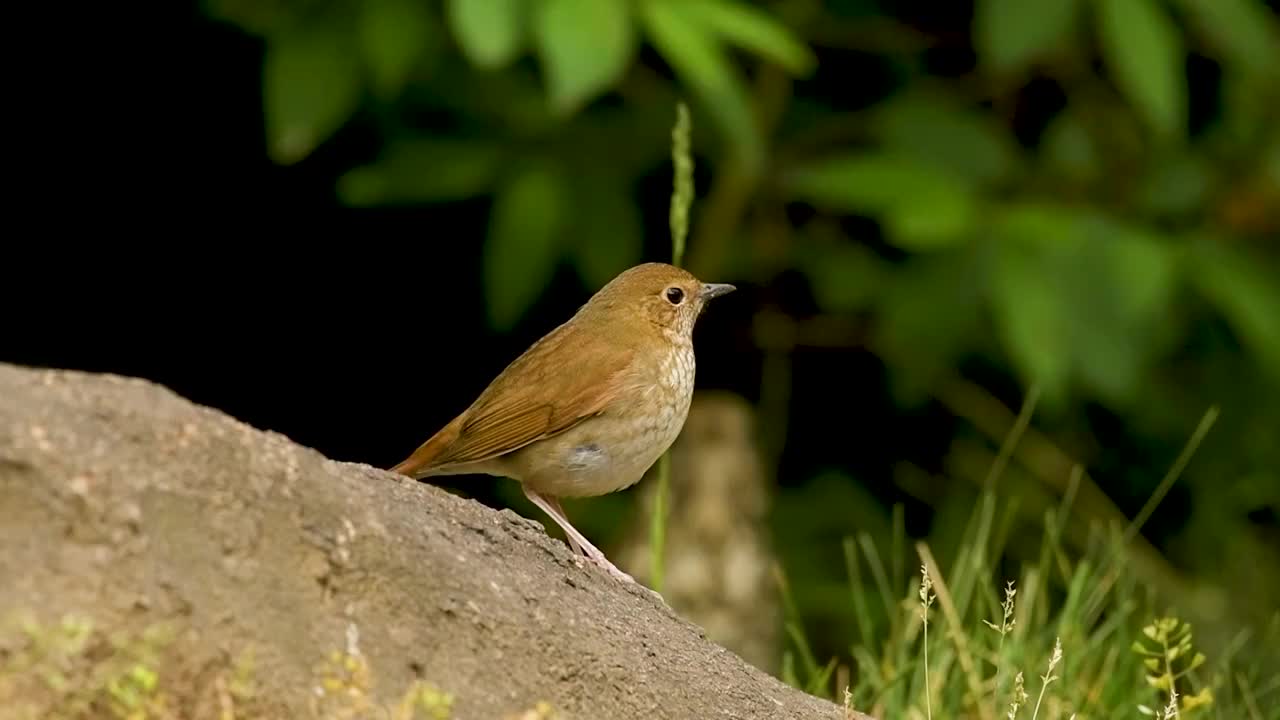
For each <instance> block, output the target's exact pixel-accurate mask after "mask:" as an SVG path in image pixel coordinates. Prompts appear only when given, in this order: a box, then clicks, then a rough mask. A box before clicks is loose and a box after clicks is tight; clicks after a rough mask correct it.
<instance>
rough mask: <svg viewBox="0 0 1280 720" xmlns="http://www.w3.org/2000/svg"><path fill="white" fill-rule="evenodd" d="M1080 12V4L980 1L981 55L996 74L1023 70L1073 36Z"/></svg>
mask: <svg viewBox="0 0 1280 720" xmlns="http://www.w3.org/2000/svg"><path fill="white" fill-rule="evenodd" d="M1079 9H1080V6H1079V0H1039V1H1038V2H1026V0H977V5H976V6H975V8H974V19H973V22H974V30H973V33H974V40H975V43H976V45H977V48H978V55H979V57H981V58H982V61H983V62H984V63H986V64H987V65H988V66H990V67H991V69H992V70H994V71H996V72H1001V73H1004V72H1013V71H1017V70H1021V69H1023V68H1024V67H1025V66H1026V65H1028V64H1029V63H1031V62H1032V61H1034V60H1036V59H1038V58H1041V57H1044V55H1045V53H1046V51H1051V50H1053V49H1054V48H1055V47H1059V46H1061V45H1062V43H1063V42H1064V41H1066V40H1067V39H1068V38H1069V37H1070V36H1071V33H1072V31H1073V30H1075V21H1076V16H1077V14H1078V12H1079Z"/></svg>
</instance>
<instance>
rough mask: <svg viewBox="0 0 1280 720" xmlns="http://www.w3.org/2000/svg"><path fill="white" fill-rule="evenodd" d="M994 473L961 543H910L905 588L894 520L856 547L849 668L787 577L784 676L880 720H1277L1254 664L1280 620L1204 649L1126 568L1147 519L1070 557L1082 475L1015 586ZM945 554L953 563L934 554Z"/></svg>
mask: <svg viewBox="0 0 1280 720" xmlns="http://www.w3.org/2000/svg"><path fill="white" fill-rule="evenodd" d="M1212 417H1213V411H1211V412H1210V413H1209V414H1207V415H1206V418H1207V420H1208V422H1207V423H1204V422H1202V423H1201V427H1200V428H1198V429H1197V431H1196V433H1195V434H1194V435H1193V438H1192V440H1191V441H1190V442H1189V443H1188V448H1189V450H1193V449H1194V445H1195V444H1197V443H1198V442H1199V440H1200V439H1201V438H1203V435H1204V432H1205V431H1207V429H1208V427H1207V425H1208V424H1211V421H1212ZM1018 425H1020V426H1021V427H1023V428H1025V422H1020V423H1018ZM1018 432H1020V430H1019V429H1018V428H1015V430H1014V432H1013V433H1012V434H1011V437H1010V440H1009V442H1006V444H1005V445H1006V447H1005V448H1003V449H1002V452H1001V454H1000V456H999V458H998V459H997V461H996V463H997V464H1000V463H1001V462H1002V460H1001V459H1000V458H1005V457H1007V454H1006V451H1007V449H1008V448H1010V447H1011V446H1012V444H1013V443H1014V442H1016V439H1017V438H1016V435H1017V433H1018ZM1188 456H1189V453H1188V452H1184V453H1183V454H1182V456H1181V457H1179V458H1178V460H1177V462H1176V463H1175V466H1174V470H1173V471H1171V473H1170V474H1169V475H1167V476H1166V478H1165V480H1164V481H1162V482H1161V484H1160V487H1161V489H1160V492H1164V491H1167V489H1168V485H1169V484H1171V483H1172V482H1173V481H1174V480H1175V479H1176V475H1177V473H1178V472H1180V469H1181V467H1182V466H1185V464H1186V460H1187V458H1188ZM998 475H999V469H998V468H997V469H994V470H993V472H992V474H991V476H989V477H988V480H987V485H986V487H985V488H984V489H983V490H982V492H981V493H980V495H979V502H978V503H977V505H976V506H975V508H974V511H973V512H972V514H971V515H970V516H969V518H968V520H967V523H966V526H965V527H964V528H963V531H962V533H961V534H960V536H959V538H958V540H957V539H953V540H935V541H934V542H933V543H932V544H931V541H930V540H928V539H922V540H918V541H916V542H915V543H914V552H915V555H916V556H917V557H918V559H919V567H920V571H919V573H918V574H916V575H915V576H914V577H912V578H909V579H905V578H904V579H903V585H905V586H902V587H898V586H895V585H896V584H891V582H890V580H889V576H890V572H888V571H886V568H885V562H884V558H885V557H889V558H898V557H902V555H901V554H900V552H897V549H898V548H904V547H907V545H906V543H907V538H906V537H905V533H904V532H903V530H902V527H903V524H902V523H901V522H900V521H898V520H897V513H895V522H894V523H893V537H892V538H891V539H890V541H889V542H890V544H891V547H892V549H888V552H886V550H887V549H886V548H881V547H878V546H877V544H876V543H875V541H874V540H873V539H872V537H871V536H870V535H869V534H862V535H860V536H859V537H858V538H857V539H855V538H846V540H845V543H844V555H845V564H846V566H845V575H846V576H847V581H848V593H849V598H848V612H849V613H851V614H852V615H853V616H854V618H855V620H856V623H855V626H856V628H857V635H858V637H857V639H856V641H855V642H854V643H853V645H852V647H850V649H849V656H848V657H847V658H839V659H837V658H832V659H830V660H829V661H828V662H826V663H819V662H818V660H817V659H816V658H815V657H814V656H813V654H812V652H811V651H810V650H809V643H808V642H807V641H806V639H805V636H804V632H803V631H802V629H801V628H802V623H801V621H800V615H799V613H798V612H797V611H796V608H795V603H794V601H793V600H792V599H791V593H790V588H789V586H788V585H787V582H786V578H785V576H782V575H781V573H780V574H779V580H780V582H781V587H782V590H783V593H784V596H785V597H786V611H787V623H788V625H787V633H788V637H789V638H790V639H791V645H790V646H789V647H788V649H787V651H786V655H785V657H784V662H783V679H784V680H785V681H786V682H788V683H790V684H792V685H794V686H796V687H799V688H802V689H804V690H807V691H809V692H811V693H814V694H817V695H821V696H824V697H828V698H830V699H832V700H837V701H842V702H844V703H845V705H846V707H849V708H853V709H856V710H859V711H861V712H865V713H868V714H871V715H874V716H876V717H879V718H906V719H912V718H922V719H924V720H930V719H931V718H934V717H937V718H956V717H964V718H977V719H981V720H996V719H999V720H1010V719H1013V720H1017V719H1018V718H1031V719H1033V720H1057V719H1062V720H1066V719H1068V718H1075V719H1076V720H1085V719H1086V718H1116V717H1132V718H1139V717H1156V718H1170V717H1181V718H1204V719H1205V720H1210V719H1212V720H1226V719H1228V718H1231V719H1233V720H1264V719H1265V720H1274V719H1276V718H1280V709H1277V708H1280V677H1277V676H1276V674H1275V673H1276V670H1275V666H1274V665H1272V666H1271V667H1270V669H1269V670H1263V669H1262V668H1261V666H1260V664H1259V663H1257V662H1256V661H1257V659H1258V658H1260V657H1263V656H1264V654H1265V653H1268V652H1270V653H1273V654H1274V652H1275V651H1274V650H1268V649H1269V648H1277V647H1280V613H1277V614H1276V615H1275V616H1274V618H1273V621H1272V622H1271V623H1270V625H1269V627H1267V628H1264V629H1263V630H1262V631H1261V632H1259V633H1256V635H1257V636H1255V633H1252V632H1250V631H1249V630H1242V631H1241V632H1240V634H1239V635H1238V636H1237V638H1236V641H1235V642H1234V643H1232V644H1231V645H1230V647H1229V648H1228V649H1227V651H1226V652H1222V653H1219V654H1218V655H1217V656H1216V657H1207V656H1206V655H1205V654H1204V653H1202V652H1200V651H1199V650H1198V649H1197V646H1196V643H1195V633H1194V628H1193V627H1192V626H1191V625H1190V624H1188V623H1186V622H1183V621H1182V620H1180V619H1179V618H1178V615H1177V610H1176V608H1177V607H1178V605H1179V598H1177V597H1158V596H1157V593H1156V592H1154V591H1153V590H1152V589H1151V588H1150V587H1148V586H1146V585H1144V584H1143V581H1142V580H1141V579H1140V577H1141V575H1140V574H1139V573H1137V572H1134V571H1132V569H1131V568H1130V566H1129V563H1128V559H1129V557H1130V555H1129V553H1127V552H1126V551H1125V550H1126V547H1127V545H1128V543H1129V541H1130V540H1131V539H1132V536H1133V534H1134V533H1135V532H1136V530H1135V529H1134V528H1135V525H1138V524H1140V522H1139V521H1140V520H1145V519H1146V518H1147V517H1149V516H1150V511H1149V510H1147V509H1144V512H1143V514H1142V517H1141V518H1139V520H1135V522H1133V523H1130V524H1129V526H1128V527H1102V526H1098V525H1094V526H1093V527H1092V529H1091V530H1090V532H1089V534H1088V535H1087V542H1086V544H1085V547H1084V549H1083V551H1080V550H1077V549H1074V548H1072V549H1069V548H1068V547H1066V546H1065V544H1064V542H1063V535H1064V532H1063V530H1064V528H1065V526H1066V524H1067V523H1068V522H1069V521H1070V520H1071V504H1072V501H1073V499H1074V497H1075V489H1076V487H1077V485H1078V483H1079V481H1080V478H1081V476H1082V471H1081V470H1080V469H1079V468H1077V469H1076V471H1075V472H1074V473H1073V477H1072V483H1071V486H1070V488H1069V489H1068V492H1067V493H1066V494H1065V496H1064V498H1063V499H1062V501H1061V502H1060V503H1059V504H1057V505H1055V506H1052V507H1049V508H1047V509H1046V510H1045V511H1044V513H1043V517H1042V522H1043V527H1042V530H1041V532H1040V536H1039V538H1036V539H1035V540H1038V548H1035V549H1036V550H1037V551H1038V552H1036V553H1035V554H1033V555H1032V560H1031V561H1028V562H1025V563H1023V564H1022V567H1021V568H1019V569H1018V570H1017V571H1016V573H1014V574H1013V576H1011V577H1006V576H1004V575H1003V574H1001V573H1000V572H999V570H998V569H997V567H998V564H999V562H1000V559H1001V558H1002V557H1004V556H1005V555H1006V550H1007V549H1008V544H1009V542H1010V539H1009V537H1010V534H1011V532H1012V531H1011V530H1010V527H1011V522H1010V521H1009V520H1008V519H1009V518H1012V517H1013V511H1012V508H1013V505H1014V504H1015V503H1016V499H1015V500H1010V501H1007V502H1002V499H1001V495H1000V494H999V493H997V492H996V489H995V488H996V479H997V478H998ZM1149 508H1151V509H1154V508H1153V504H1150V503H1149ZM1032 540H1033V539H1032V538H1022V539H1019V540H1018V542H1019V543H1020V544H1021V545H1023V546H1024V547H1026V546H1029V545H1031V542H1032ZM944 544H945V546H946V548H947V552H946V553H943V554H944V555H945V556H947V557H949V558H951V560H950V561H949V563H947V564H946V565H945V567H944V566H943V565H942V564H940V563H939V562H938V560H937V559H936V557H935V555H936V554H937V553H936V549H937V547H943V546H944ZM935 545H936V546H937V547H935ZM1032 547H1034V546H1032ZM1268 673H1269V674H1268Z"/></svg>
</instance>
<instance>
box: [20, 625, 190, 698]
mask: <svg viewBox="0 0 1280 720" xmlns="http://www.w3.org/2000/svg"><path fill="white" fill-rule="evenodd" d="M11 627H16V629H17V635H18V638H19V640H18V645H17V650H16V651H15V652H13V653H12V654H11V655H10V656H9V657H8V659H7V662H5V663H4V664H3V665H0V705H3V706H7V707H10V708H11V709H13V710H14V712H16V713H20V712H24V711H25V710H24V708H19V707H17V705H16V703H17V700H16V699H17V698H22V699H23V701H24V702H26V703H27V704H28V705H29V709H30V711H31V712H33V713H34V712H36V710H37V709H39V708H44V709H45V711H46V712H45V716H47V717H51V718H57V719H65V720H79V719H80V718H90V717H94V718H98V717H101V718H112V719H114V720H159V719H163V718H171V717H174V712H173V709H172V699H171V698H170V697H169V695H168V694H167V693H166V692H165V691H164V690H163V688H162V687H161V680H162V677H161V672H160V669H159V668H161V667H162V666H163V663H162V662H161V658H160V653H161V651H162V650H163V648H164V647H165V646H166V645H168V643H169V642H170V641H171V636H172V631H171V629H170V628H169V627H167V626H166V625H163V624H155V625H151V626H149V627H147V628H145V629H143V630H142V631H140V632H137V633H134V632H114V633H107V632H105V631H104V630H103V629H101V628H99V627H98V626H97V625H96V624H95V623H94V621H93V620H92V619H91V618H88V617H85V616H81V615H74V614H71V615H66V616H64V617H62V618H61V619H60V620H59V621H57V622H55V623H48V624H46V623H43V622H41V621H39V620H38V619H36V618H35V617H34V616H32V615H30V614H27V615H24V616H21V617H19V618H17V619H16V621H15V622H14V623H12V624H11ZM9 696H12V698H11V697H9Z"/></svg>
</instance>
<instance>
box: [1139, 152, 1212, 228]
mask: <svg viewBox="0 0 1280 720" xmlns="http://www.w3.org/2000/svg"><path fill="white" fill-rule="evenodd" d="M1146 172H1147V174H1146V177H1144V178H1142V185H1141V189H1140V198H1139V202H1140V203H1141V205H1142V208H1143V209H1144V210H1145V211H1146V212H1148V213H1152V214H1163V215H1190V214H1195V213H1198V212H1200V208H1201V206H1202V204H1203V203H1204V201H1205V199H1206V198H1207V197H1208V196H1209V193H1210V192H1211V191H1212V185H1213V169H1212V168H1211V167H1209V164H1208V163H1207V162H1206V161H1205V159H1204V158H1202V157H1200V156H1197V155H1192V154H1190V153H1188V154H1184V155H1183V154H1180V155H1176V156H1170V157H1165V158H1163V159H1161V160H1157V161H1155V162H1154V163H1152V164H1151V165H1150V166H1148V167H1147V169H1146Z"/></svg>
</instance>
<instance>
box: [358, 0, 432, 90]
mask: <svg viewBox="0 0 1280 720" xmlns="http://www.w3.org/2000/svg"><path fill="white" fill-rule="evenodd" d="M431 30H432V27H431V16H430V15H428V14H427V10H426V6H425V5H423V4H422V3H421V2H419V1H418V0H365V2H364V4H363V6H362V11H361V15H360V42H361V45H362V49H363V52H364V59H365V62H366V63H368V65H369V71H370V73H371V74H372V76H373V86H374V87H375V88H376V89H377V91H378V93H380V94H381V95H383V96H384V97H390V96H392V95H394V94H396V93H398V92H400V89H401V88H402V87H404V83H405V80H406V79H407V78H408V76H409V71H410V70H411V69H412V68H413V63H414V61H415V60H417V59H418V58H419V57H420V56H421V54H422V51H423V50H424V49H425V48H426V46H427V44H428V43H429V42H430V41H431V39H432V36H431Z"/></svg>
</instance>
